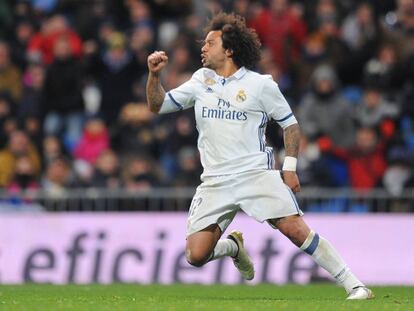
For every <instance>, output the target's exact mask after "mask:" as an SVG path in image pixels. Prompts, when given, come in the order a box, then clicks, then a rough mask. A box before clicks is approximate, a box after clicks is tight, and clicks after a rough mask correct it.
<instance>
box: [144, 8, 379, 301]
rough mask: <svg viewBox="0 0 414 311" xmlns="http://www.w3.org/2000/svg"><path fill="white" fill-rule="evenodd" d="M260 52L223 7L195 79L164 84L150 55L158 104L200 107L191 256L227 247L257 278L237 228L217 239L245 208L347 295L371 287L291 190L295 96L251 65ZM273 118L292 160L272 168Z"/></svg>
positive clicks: (161, 55) (151, 89)
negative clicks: (269, 137) (291, 100)
mask: <svg viewBox="0 0 414 311" xmlns="http://www.w3.org/2000/svg"><path fill="white" fill-rule="evenodd" d="M259 58H260V42H259V39H258V37H257V35H256V33H255V32H254V30H252V29H250V28H247V27H246V24H245V21H244V19H243V18H242V17H240V16H238V15H234V14H225V13H220V14H218V15H216V16H215V17H214V18H212V20H211V21H210V23H209V25H208V26H207V28H206V38H205V40H204V43H203V46H202V49H201V62H202V65H203V68H201V69H199V70H197V71H196V72H195V73H194V74H193V76H192V77H191V79H190V80H188V81H187V82H185V83H184V84H182V85H180V86H179V87H177V88H175V89H173V90H170V91H169V92H165V91H164V89H163V87H162V85H161V83H160V73H161V71H162V69H163V68H164V67H165V66H166V65H167V62H168V56H167V55H166V53H165V52H163V51H155V52H154V53H152V54H151V55H149V56H148V69H149V75H148V81H147V89H146V92H147V100H148V106H149V108H150V110H151V111H153V112H154V113H161V114H163V113H170V112H174V111H178V110H183V109H188V108H190V107H194V111H195V118H196V121H197V129H198V132H199V137H198V148H199V151H200V158H201V162H202V165H203V168H204V171H203V173H202V175H201V181H202V183H201V185H200V186H199V187H198V188H197V191H196V193H195V195H194V198H193V200H192V203H191V206H190V210H189V216H188V223H187V245H186V257H187V260H188V262H189V263H190V264H191V265H194V266H197V267H200V266H202V265H204V264H206V263H207V262H209V261H212V260H215V259H217V258H221V257H223V256H230V257H231V258H232V259H233V262H234V264H235V266H236V267H237V269H238V270H239V271H240V273H241V275H242V276H243V277H244V278H245V279H247V280H251V279H253V277H254V267H253V264H252V262H251V260H250V258H249V256H248V254H247V252H246V250H245V248H244V244H243V236H242V234H241V232H239V231H233V232H231V233H230V234H229V235H228V236H227V238H224V239H220V238H221V235H222V233H223V232H224V231H225V230H226V228H227V227H228V225H229V224H230V222H231V221H232V220H233V218H234V216H235V214H236V213H237V211H238V210H240V209H241V210H243V211H244V212H245V213H246V214H247V215H249V216H252V217H253V218H255V219H256V220H257V221H260V222H264V221H267V222H268V223H269V224H270V225H271V226H272V227H273V228H275V229H278V230H279V231H280V232H282V233H283V234H284V235H285V236H286V237H287V238H289V239H290V240H291V241H292V242H293V243H294V244H295V245H296V246H298V247H300V248H301V249H302V250H303V251H304V252H306V253H308V254H309V255H310V256H312V258H313V259H314V260H315V262H316V263H317V264H319V265H320V266H321V267H323V268H324V269H326V270H327V271H328V272H329V273H330V274H331V275H332V276H333V277H334V278H335V279H336V281H337V282H338V283H339V284H340V285H342V286H343V287H344V288H345V290H346V292H347V293H348V297H347V299H369V298H373V297H374V295H373V293H372V292H371V290H369V289H368V288H367V287H366V286H365V285H364V284H363V283H362V282H361V281H359V280H358V279H357V278H356V276H355V275H354V274H353V273H352V272H351V271H350V269H349V268H348V267H347V265H346V263H345V262H344V260H343V259H342V258H341V257H340V255H339V254H338V253H337V251H336V250H335V249H334V248H333V247H332V245H331V244H330V243H329V242H328V241H327V240H326V239H324V238H323V237H321V236H320V235H318V234H317V233H316V232H314V231H312V230H310V229H309V227H308V226H307V224H306V223H305V222H304V220H303V218H302V217H301V216H302V215H303V213H302V211H301V210H300V209H299V207H298V204H297V202H296V199H295V196H294V194H293V193H294V192H298V191H300V183H299V179H298V176H297V174H296V162H297V156H298V148H299V136H300V129H299V126H298V123H297V121H296V118H295V116H294V115H293V113H292V111H291V109H290V107H289V104H288V103H287V102H286V100H285V98H284V97H283V95H282V94H281V92H280V90H279V88H278V86H277V84H276V83H275V82H274V81H273V80H272V78H271V77H270V76H269V75H260V74H258V73H256V72H254V71H251V70H250V68H252V67H253V66H254V64H255V63H256V62H257V61H258V60H259ZM270 118H272V119H274V120H276V122H277V123H278V124H279V125H280V126H281V127H282V128H283V131H284V145H285V153H286V156H285V159H284V164H283V168H282V171H278V170H275V169H274V166H273V153H272V149H271V148H269V147H267V146H266V140H265V129H266V124H267V122H268V121H269V119H270Z"/></svg>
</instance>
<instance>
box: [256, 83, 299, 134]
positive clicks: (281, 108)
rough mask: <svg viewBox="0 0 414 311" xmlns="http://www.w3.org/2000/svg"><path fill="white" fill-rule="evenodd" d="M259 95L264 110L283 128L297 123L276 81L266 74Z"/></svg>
mask: <svg viewBox="0 0 414 311" xmlns="http://www.w3.org/2000/svg"><path fill="white" fill-rule="evenodd" d="M259 96H260V98H261V99H260V101H261V103H262V105H263V108H264V111H265V112H266V113H267V114H268V115H269V116H270V118H272V119H273V120H275V121H276V122H277V123H278V124H279V125H280V126H281V127H282V128H283V129H285V128H287V127H288V126H289V125H292V124H295V123H298V122H297V120H296V118H295V116H294V115H293V112H292V109H291V108H290V106H289V104H288V102H287V101H286V99H285V97H284V96H283V94H282V92H281V91H280V89H279V87H278V85H277V83H276V82H274V81H273V79H272V78H271V77H270V76H266V78H265V79H264V82H263V87H262V91H261V93H260V95H259Z"/></svg>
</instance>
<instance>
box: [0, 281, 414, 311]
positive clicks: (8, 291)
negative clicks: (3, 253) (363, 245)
mask: <svg viewBox="0 0 414 311" xmlns="http://www.w3.org/2000/svg"><path fill="white" fill-rule="evenodd" d="M372 289H373V290H374V292H375V294H376V298H375V299H374V300H369V301H346V300H345V293H344V291H343V290H342V289H341V288H339V287H337V286H335V285H304V286H301V285H286V286H276V285H239V286H226V285H211V286H201V285H170V286H163V285H148V286H145V285H120V284H119V285H118V284H114V285H65V286H57V285H35V284H33V285H19V286H7V285H1V286H0V310H7V311H13V310H16V311H17V310H18V311H25V310H28V311H29V310H30V311H31V310H39V311H40V310H41V311H48V310H53V311H55V310H76V311H80V310H87V311H95V310H99V311H104V310H108V311H109V310H111V311H113V310H122V311H125V310H134V311H145V310H148V311H149V310H151V311H157V310H162V311H175V310H177V311H185V310H189V311H190V310H191V311H199V310H200V311H202V310H206V311H216V310H218V311H226V310H240V311H246V310H247V311H256V310H258V311H260V310H276V311H277V310H295V311H300V310H306V311H313V310H315V311H316V310H317V311H319V310H320V311H322V310H326V311H328V310H329V311H332V310H333V311H341V310H344V311H345V310H346V311H350V310H361V311H370V310H373V311H374V310H375V311H383V310H390V311H399V310H407V311H408V310H414V287H372Z"/></svg>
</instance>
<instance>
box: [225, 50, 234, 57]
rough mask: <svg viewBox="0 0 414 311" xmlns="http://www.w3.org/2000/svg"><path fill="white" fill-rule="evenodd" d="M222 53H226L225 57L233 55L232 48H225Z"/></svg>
mask: <svg viewBox="0 0 414 311" xmlns="http://www.w3.org/2000/svg"><path fill="white" fill-rule="evenodd" d="M224 53H225V54H226V56H227V57H231V56H233V50H230V49H227V50H225V51H224Z"/></svg>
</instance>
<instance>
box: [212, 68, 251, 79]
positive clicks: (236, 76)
mask: <svg viewBox="0 0 414 311" xmlns="http://www.w3.org/2000/svg"><path fill="white" fill-rule="evenodd" d="M246 72H247V70H246V68H245V67H240V68H239V69H238V70H237V71H236V72H235V73H233V74H232V75H231V76H230V77H228V78H224V77H222V76H219V75H218V74H216V80H217V81H219V82H220V81H222V80H225V81H231V80H235V79H236V80H240V79H241V78H242V77H243V76H244V75H245V74H246Z"/></svg>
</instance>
